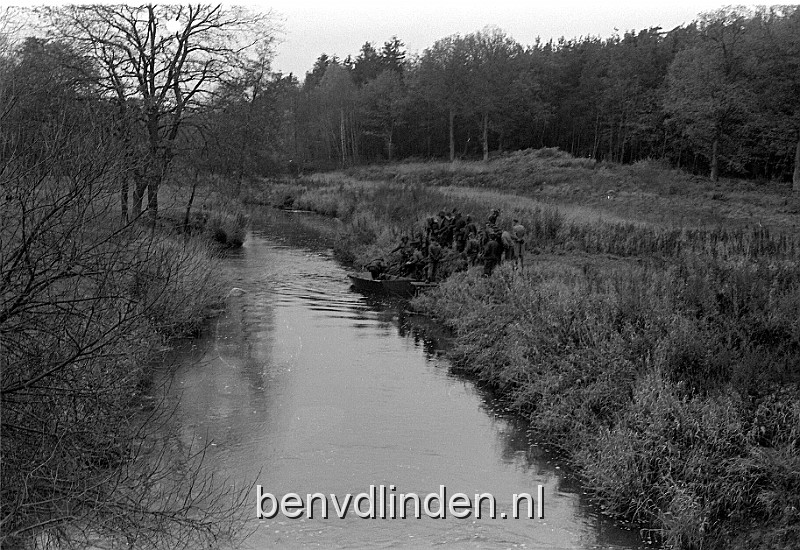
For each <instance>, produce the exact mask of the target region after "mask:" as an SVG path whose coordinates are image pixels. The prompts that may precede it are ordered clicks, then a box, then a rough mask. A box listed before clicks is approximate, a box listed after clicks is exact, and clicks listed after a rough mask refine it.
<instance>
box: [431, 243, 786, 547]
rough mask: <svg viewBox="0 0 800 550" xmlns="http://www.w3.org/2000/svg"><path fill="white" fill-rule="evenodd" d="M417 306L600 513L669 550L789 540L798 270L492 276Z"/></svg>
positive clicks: (599, 266) (681, 265)
mask: <svg viewBox="0 0 800 550" xmlns="http://www.w3.org/2000/svg"><path fill="white" fill-rule="evenodd" d="M415 307H417V308H420V309H422V310H425V311H428V312H430V313H432V314H434V315H436V316H437V317H438V318H439V319H440V320H441V321H443V322H444V323H446V324H448V325H450V326H451V327H452V328H453V329H454V330H455V332H456V334H457V344H456V347H455V351H454V352H453V353H452V354H451V357H452V359H453V361H454V364H455V366H456V368H457V369H459V370H462V371H464V372H467V373H470V374H471V375H473V376H475V377H476V378H477V379H478V380H480V381H482V382H483V383H485V384H488V385H489V386H491V387H493V388H494V389H496V390H497V391H498V392H500V394H501V395H503V396H505V398H506V399H507V400H508V402H509V405H510V406H511V407H513V408H515V409H516V410H518V411H519V412H520V413H522V414H525V415H527V416H528V417H529V418H530V419H531V422H532V425H533V427H534V428H535V429H536V430H537V432H538V433H539V434H540V436H541V437H543V438H544V439H546V440H549V441H551V442H553V443H554V444H556V445H559V446H561V447H562V448H564V449H565V450H567V451H568V452H569V453H570V454H571V455H572V456H573V457H575V459H576V461H577V464H578V465H579V466H580V467H581V470H582V472H583V474H584V477H585V480H586V482H587V484H588V486H589V487H590V488H591V489H592V490H593V491H594V494H595V495H596V496H597V497H598V499H600V500H601V501H602V502H603V504H604V505H605V507H606V509H607V510H608V511H609V512H611V513H613V514H616V515H619V516H622V517H625V518H626V519H629V520H632V521H635V522H644V523H646V524H650V525H651V526H652V527H654V528H656V529H661V530H663V536H664V539H665V540H666V541H667V543H669V544H675V545H677V546H678V547H681V548H694V547H701V546H707V545H708V544H710V543H712V542H713V543H715V544H717V546H718V547H725V545H726V544H728V542H727V541H728V537H729V536H736V537H745V538H746V537H747V536H748V533H749V532H750V531H751V530H752V529H754V528H766V531H765V533H763V534H762V535H763V537H772V538H774V539H775V540H776V541H787V540H788V541H791V540H795V541H796V540H798V539H797V537H800V529H799V528H798V525H799V524H798V523H797V521H796V518H797V512H796V510H800V496H799V495H800V493H798V492H797V490H796V489H797V487H800V470H798V469H797V465H798V464H799V463H800V456H798V452H797V446H798V444H799V443H800V416H798V415H799V414H800V389H799V388H798V381H800V371H799V370H798V368H797V365H798V364H800V321H798V318H797V315H796V312H797V311H798V307H800V270H798V269H797V268H796V266H780V267H778V266H775V265H770V264H769V263H767V262H756V263H739V264H731V263H722V262H718V261H714V260H713V259H709V258H705V259H703V260H702V261H700V260H698V259H697V258H691V257H690V258H686V259H684V260H682V261H677V262H676V263H675V264H673V265H671V266H669V267H667V268H666V269H663V268H661V269H659V268H656V267H655V266H651V265H647V264H645V265H638V264H636V263H632V264H619V263H613V264H612V263H609V262H603V261H602V259H601V258H587V259H586V261H585V263H584V264H583V265H578V266H566V265H564V264H560V263H555V262H542V263H535V264H534V265H533V266H532V267H531V268H529V269H528V271H526V272H525V274H524V275H521V274H519V273H518V272H513V271H511V270H510V269H508V268H506V267H505V266H503V267H501V269H500V270H499V271H498V272H497V273H496V276H495V277H492V278H489V279H485V278H482V277H480V276H479V273H478V271H477V270H473V271H470V272H467V273H460V274H457V275H455V276H452V277H451V278H450V279H448V280H447V281H445V282H444V283H443V284H441V285H440V286H439V288H438V289H436V290H435V291H433V292H430V293H428V294H426V295H425V296H423V297H421V298H418V299H417V300H416V303H415ZM739 540H740V541H741V540H745V539H744V538H742V539H739ZM742 544H744V543H742ZM745 546H746V544H745Z"/></svg>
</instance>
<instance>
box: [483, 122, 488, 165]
mask: <svg viewBox="0 0 800 550" xmlns="http://www.w3.org/2000/svg"><path fill="white" fill-rule="evenodd" d="M487 160H489V113H483V161H484V162H486V161H487Z"/></svg>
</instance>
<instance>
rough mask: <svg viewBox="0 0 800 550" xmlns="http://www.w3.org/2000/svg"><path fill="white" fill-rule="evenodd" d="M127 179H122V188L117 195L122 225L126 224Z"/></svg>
mask: <svg viewBox="0 0 800 550" xmlns="http://www.w3.org/2000/svg"><path fill="white" fill-rule="evenodd" d="M128 187H129V184H128V178H127V177H123V178H122V187H121V189H120V193H119V202H120V206H121V207H122V223H128Z"/></svg>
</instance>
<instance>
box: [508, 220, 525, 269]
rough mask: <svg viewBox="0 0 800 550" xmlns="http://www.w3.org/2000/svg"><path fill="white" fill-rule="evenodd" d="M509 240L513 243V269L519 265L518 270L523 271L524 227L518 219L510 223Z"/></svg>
mask: <svg viewBox="0 0 800 550" xmlns="http://www.w3.org/2000/svg"><path fill="white" fill-rule="evenodd" d="M512 223H513V224H514V225H513V226H512V227H511V238H512V239H513V241H514V267H515V268H516V267H517V264H519V267H520V270H522V271H525V226H524V225H522V224H521V223H519V220H518V219H516V218H515V219H514V220H513V222H512Z"/></svg>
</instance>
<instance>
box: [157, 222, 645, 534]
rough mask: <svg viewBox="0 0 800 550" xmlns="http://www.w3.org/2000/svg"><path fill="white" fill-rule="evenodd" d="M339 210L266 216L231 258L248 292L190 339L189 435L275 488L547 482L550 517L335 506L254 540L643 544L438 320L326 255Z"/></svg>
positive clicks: (451, 488) (211, 459) (241, 474)
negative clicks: (538, 437) (381, 514)
mask: <svg viewBox="0 0 800 550" xmlns="http://www.w3.org/2000/svg"><path fill="white" fill-rule="evenodd" d="M334 223H335V222H332V221H330V220H323V219H319V218H316V217H311V216H309V215H304V214H284V213H270V214H266V215H265V217H264V219H261V220H260V221H258V222H257V223H256V224H255V229H254V230H253V231H252V233H251V234H250V235H249V236H248V238H247V241H246V243H245V245H244V247H243V248H242V250H241V251H238V252H237V253H236V254H234V255H232V256H231V257H230V258H229V259H226V263H227V267H228V268H229V269H230V270H231V273H232V277H233V279H234V281H235V283H234V284H235V285H236V286H237V287H239V288H241V289H243V290H244V291H245V293H244V294H242V295H241V296H235V297H231V298H230V299H229V307H228V311H227V312H226V313H225V314H223V315H222V316H221V317H220V318H218V319H216V320H214V321H213V322H212V323H211V324H210V326H209V327H208V330H207V331H206V333H205V334H204V335H203V336H202V337H201V338H199V339H196V340H193V341H192V342H191V343H190V344H187V345H186V346H184V349H182V350H181V357H180V360H181V362H182V366H181V367H180V368H179V369H178V370H177V373H176V375H175V380H174V382H173V384H172V392H173V394H174V395H175V397H176V398H179V399H180V402H179V405H178V409H177V413H176V415H175V420H174V421H175V422H176V424H177V426H178V429H179V432H180V437H181V438H182V439H184V440H185V441H187V442H190V441H192V440H196V441H201V442H206V443H210V445H211V447H210V452H209V454H208V456H207V458H206V464H207V465H208V466H209V467H210V468H212V469H214V470H216V471H218V472H219V473H220V475H221V476H224V477H229V478H230V479H233V480H236V481H237V482H239V483H242V484H244V483H248V482H253V481H255V482H257V483H258V484H260V485H262V486H264V491H267V492H270V493H272V494H274V495H276V496H277V497H278V498H280V497H281V496H283V495H284V494H286V493H290V492H293V493H298V494H300V495H303V497H305V495H306V494H308V493H316V492H321V493H324V494H331V493H333V494H336V495H337V496H338V497H339V498H340V499H343V498H344V496H345V495H346V494H347V493H350V494H353V495H355V494H357V493H362V492H367V491H368V490H369V487H370V485H375V486H380V485H385V486H386V487H387V491H388V490H389V489H388V488H389V486H390V485H393V486H394V487H395V491H394V492H395V493H396V494H399V493H411V492H414V493H417V494H419V495H420V496H421V497H422V496H424V495H426V494H428V493H431V492H438V491H439V489H440V486H441V485H444V486H446V488H447V491H448V494H452V493H455V492H462V493H466V494H467V495H470V496H471V498H472V497H474V494H475V493H485V492H488V493H492V494H493V495H494V496H495V498H496V500H497V511H498V514H499V513H500V512H507V513H510V511H511V495H512V494H514V493H522V492H528V493H530V494H532V495H536V491H537V486H538V485H540V484H541V485H543V486H544V494H545V501H544V512H545V517H544V519H527V518H526V519H499V518H498V519H489V518H487V517H485V516H484V518H482V519H480V520H478V519H476V518H475V517H474V516H472V517H470V518H468V519H456V518H453V517H450V515H449V513H448V517H447V518H446V519H431V518H428V517H427V516H425V515H424V514H423V517H422V519H413V518H407V519H361V518H359V517H357V516H356V515H355V514H353V513H352V510H351V511H350V512H349V513H348V514H347V516H346V518H345V519H338V518H337V517H336V513H335V510H334V509H333V508H330V510H329V514H330V516H329V519H327V520H324V519H321V518H319V517H318V516H317V517H315V518H314V519H307V518H305V517H303V518H300V519H287V518H285V517H283V516H282V515H280V514H278V515H277V516H276V517H275V518H272V519H264V520H261V521H260V522H258V523H257V529H256V530H255V532H254V534H253V535H252V536H251V537H249V538H248V539H247V541H246V542H245V543H244V547H246V548H258V549H260V548H273V547H279V546H280V547H305V548H315V547H323V548H328V547H340V548H356V547H369V548H373V547H378V548H400V547H429V546H439V545H452V546H456V547H462V548H463V547H473V548H518V547H524V548H618V549H633V548H643V547H645V546H644V545H643V544H641V543H640V539H639V536H638V533H636V532H630V531H625V530H622V529H619V528H616V527H614V526H613V525H612V524H611V522H609V521H608V520H607V519H606V518H605V517H604V516H602V515H599V514H598V513H597V512H596V510H594V509H593V508H592V507H591V506H589V505H588V504H587V503H586V500H585V498H584V497H583V496H582V494H581V491H580V487H579V486H578V485H577V484H576V483H575V481H574V480H573V479H572V478H571V477H570V476H569V475H567V474H565V473H564V470H563V469H562V465H561V464H559V463H558V461H556V460H554V459H553V458H552V457H551V456H550V455H548V454H547V453H546V452H545V451H544V450H542V449H541V448H539V447H538V446H536V444H535V442H534V441H531V440H530V438H529V435H528V433H527V431H526V426H525V424H524V423H523V422H521V421H520V420H519V419H516V418H515V417H513V416H510V415H506V414H504V412H503V411H502V409H501V408H499V407H498V406H497V405H496V404H495V403H494V402H493V401H492V399H491V396H489V395H487V394H486V393H485V392H482V391H480V390H478V389H476V387H475V385H474V384H473V383H472V382H470V381H468V380H465V379H463V378H460V377H458V376H454V375H452V374H450V373H449V371H448V363H447V361H446V359H444V358H443V355H442V354H441V353H440V348H441V345H442V342H441V339H440V338H439V336H438V335H437V331H436V327H435V325H434V326H432V327H428V328H427V329H426V327H425V326H424V323H420V322H419V319H415V318H414V317H413V316H409V315H406V314H404V313H403V309H402V304H396V303H385V302H380V301H376V300H375V299H370V298H368V297H365V296H362V295H360V294H357V293H354V292H353V291H352V290H351V289H350V285H349V282H348V280H347V277H346V271H345V270H344V269H343V268H342V267H341V266H340V265H339V264H337V263H336V262H335V261H334V260H333V259H332V254H331V249H330V247H331V245H332V242H333V241H332V237H331V235H332V233H331V229H332V226H333V224H334ZM255 501H256V499H255V492H254V491H253V494H252V498H250V499H249V500H248V503H252V510H253V513H252V515H253V516H255ZM248 505H249V504H248ZM435 507H436V506H434V508H435ZM411 510H412V507H411V506H410V507H409V512H411Z"/></svg>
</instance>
